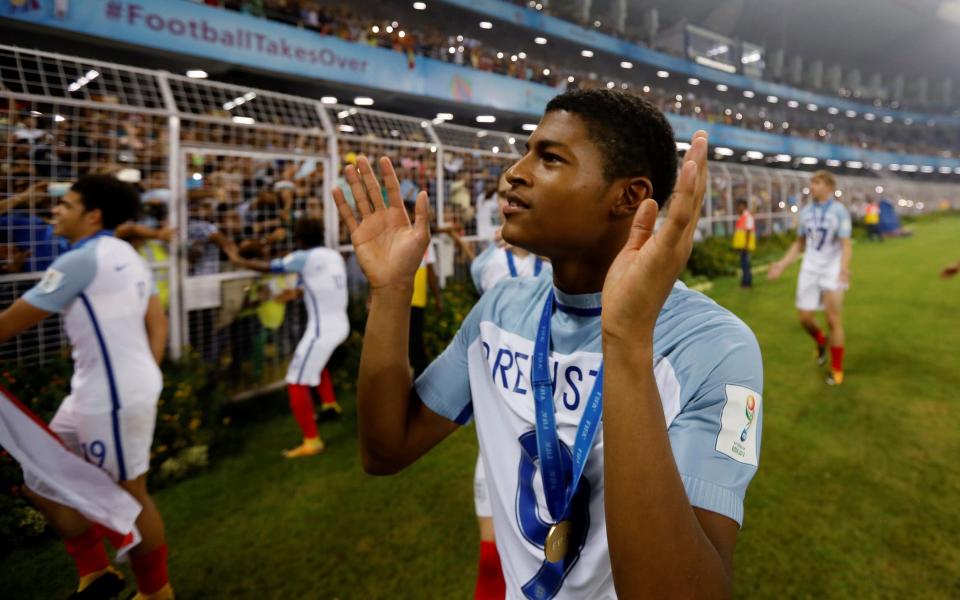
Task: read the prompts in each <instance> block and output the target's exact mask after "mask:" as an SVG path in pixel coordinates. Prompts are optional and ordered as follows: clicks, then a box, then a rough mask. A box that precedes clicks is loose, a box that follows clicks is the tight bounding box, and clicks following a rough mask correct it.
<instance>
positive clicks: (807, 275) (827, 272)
mask: <svg viewBox="0 0 960 600" xmlns="http://www.w3.org/2000/svg"><path fill="white" fill-rule="evenodd" d="M845 289H847V286H846V285H844V284H842V283H840V263H837V266H836V267H831V268H829V269H818V270H813V269H801V270H800V277H798V278H797V308H798V309H799V310H809V311H814V310H823V292H839V291H843V290H845Z"/></svg>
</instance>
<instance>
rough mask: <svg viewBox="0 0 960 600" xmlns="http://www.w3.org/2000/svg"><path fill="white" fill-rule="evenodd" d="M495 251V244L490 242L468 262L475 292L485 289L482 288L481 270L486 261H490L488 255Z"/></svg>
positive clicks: (484, 266) (480, 292)
mask: <svg viewBox="0 0 960 600" xmlns="http://www.w3.org/2000/svg"><path fill="white" fill-rule="evenodd" d="M496 251H497V246H496V245H495V244H490V245H489V246H487V247H486V248H485V249H484V250H483V252H481V253H480V254H478V255H477V257H476V258H474V259H473V262H472V263H470V277H471V278H472V279H473V286H474V287H475V288H477V293H479V294H482V293H484V292H485V291H486V290H485V289H483V270H484V269H485V268H486V267H487V263H489V262H490V257H491V256H493V255H494V253H495V252H496Z"/></svg>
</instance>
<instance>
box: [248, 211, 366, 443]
mask: <svg viewBox="0 0 960 600" xmlns="http://www.w3.org/2000/svg"><path fill="white" fill-rule="evenodd" d="M294 238H295V241H296V243H297V246H298V247H299V248H300V249H299V250H297V251H295V252H292V253H290V254H288V255H286V256H285V257H283V258H278V259H274V260H272V261H269V262H267V261H263V260H250V259H245V258H241V257H240V256H239V255H237V254H236V253H231V256H230V261H231V262H233V263H234V264H235V265H237V266H238V267H241V268H244V269H252V270H254V271H261V272H264V273H267V272H272V273H297V274H298V275H299V276H300V284H301V289H302V290H303V300H304V303H305V304H306V307H307V326H306V328H305V329H304V331H303V337H302V338H301V339H300V343H299V344H297V349H296V352H295V353H294V355H293V359H292V360H291V361H290V366H289V368H288V369H287V377H286V381H287V393H288V395H289V397H290V409H291V411H292V412H293V416H294V418H295V419H296V420H297V424H298V425H299V426H300V430H301V432H302V433H303V442H302V443H301V444H300V445H299V446H297V447H296V448H293V449H292V450H286V451H284V453H283V455H284V456H286V457H287V458H299V457H303V456H313V455H315V454H320V453H321V452H323V450H324V444H323V440H322V439H321V438H320V433H319V432H318V431H317V423H316V415H315V413H314V406H313V397H312V395H311V391H310V390H311V389H312V388H318V387H320V386H321V372H323V373H326V381H325V382H323V383H324V384H325V385H326V386H328V387H329V390H323V389H322V388H320V389H321V395H328V394H332V393H333V385H332V383H330V381H329V371H326V369H325V367H326V364H327V361H329V360H330V356H331V355H332V354H333V351H334V350H336V348H337V346H339V345H340V344H342V343H343V341H344V340H345V339H347V336H348V335H350V320H349V318H348V317H347V301H348V298H347V267H346V263H345V262H344V260H343V257H342V256H340V253H339V252H337V251H336V250H332V249H330V248H326V247H324V246H323V223H322V222H321V221H319V220H317V219H302V220H300V221H298V222H297V224H296V226H295V228H294Z"/></svg>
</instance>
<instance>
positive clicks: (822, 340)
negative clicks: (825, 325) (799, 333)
mask: <svg viewBox="0 0 960 600" xmlns="http://www.w3.org/2000/svg"><path fill="white" fill-rule="evenodd" d="M809 333H810V337H812V338H813V339H815V340H817V345H818V346H820V347H823V346H826V345H827V336H825V335H823V332H822V331H820V330H819V329H815V330H813V331H811V332H809Z"/></svg>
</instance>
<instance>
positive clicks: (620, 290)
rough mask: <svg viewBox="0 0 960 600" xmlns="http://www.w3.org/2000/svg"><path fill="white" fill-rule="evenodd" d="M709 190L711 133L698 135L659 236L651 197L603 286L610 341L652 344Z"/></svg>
mask: <svg viewBox="0 0 960 600" xmlns="http://www.w3.org/2000/svg"><path fill="white" fill-rule="evenodd" d="M706 186H707V134H706V132H704V131H698V132H697V133H695V134H694V136H693V139H692V140H691V144H690V149H689V150H688V151H687V154H686V156H685V158H684V161H683V167H682V168H681V169H680V176H679V177H678V178H677V185H676V187H675V188H674V190H673V194H672V195H671V197H670V207H669V209H668V212H667V217H666V220H665V221H664V223H663V225H662V226H661V227H660V229H659V230H657V231H656V233H654V226H655V224H656V220H657V203H656V201H655V200H653V199H652V198H648V199H646V200H644V201H643V203H641V204H640V207H639V208H638V209H637V214H636V215H635V216H634V219H633V226H632V228H631V230H630V237H629V239H628V240H627V243H626V244H625V245H624V247H623V249H622V250H621V251H620V254H618V255H617V257H616V258H615V259H614V261H613V264H611V265H610V269H609V270H608V271H607V277H606V279H605V280H604V282H603V299H602V303H603V317H602V325H603V335H604V338H605V339H606V338H617V339H622V340H637V341H641V340H643V339H644V337H646V338H647V340H648V341H649V342H650V343H652V335H653V327H654V325H655V324H656V322H657V315H659V314H660V309H661V308H662V307H663V303H664V302H665V301H666V299H667V296H668V295H669V294H670V290H671V289H672V288H673V284H674V282H675V281H676V280H677V277H678V276H679V275H680V273H681V271H683V268H684V266H685V265H686V263H687V259H688V258H689V257H690V251H691V249H692V248H693V235H694V233H695V232H696V229H697V221H698V220H699V218H700V207H701V205H702V204H703V197H704V192H705V191H706Z"/></svg>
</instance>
